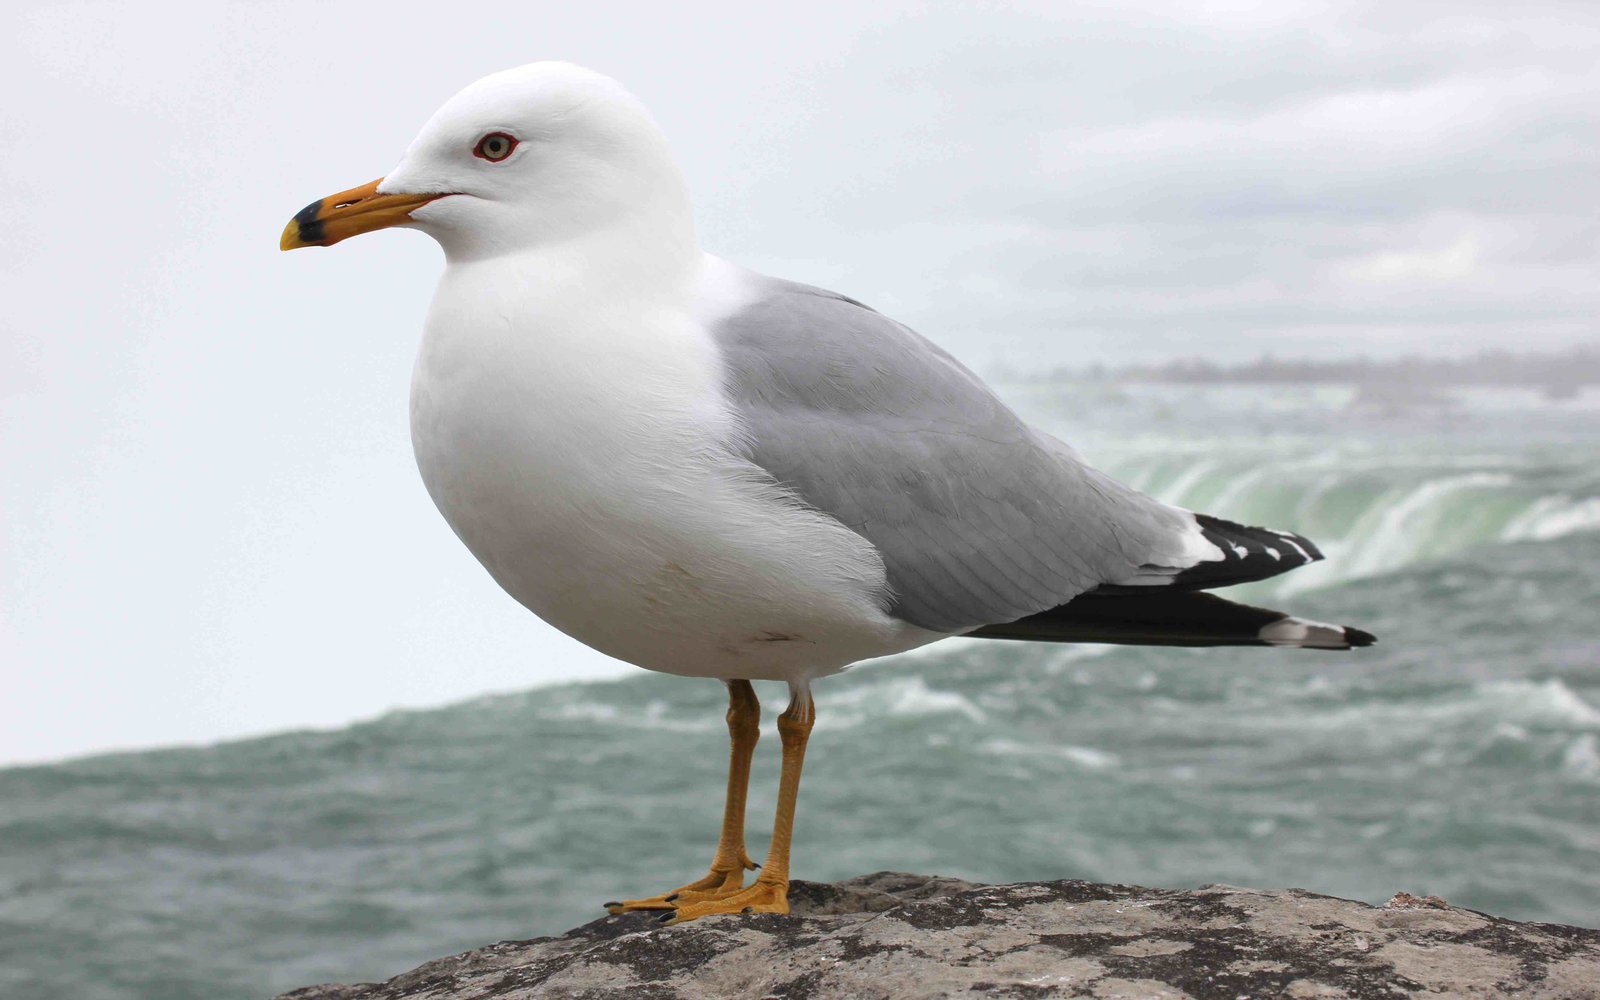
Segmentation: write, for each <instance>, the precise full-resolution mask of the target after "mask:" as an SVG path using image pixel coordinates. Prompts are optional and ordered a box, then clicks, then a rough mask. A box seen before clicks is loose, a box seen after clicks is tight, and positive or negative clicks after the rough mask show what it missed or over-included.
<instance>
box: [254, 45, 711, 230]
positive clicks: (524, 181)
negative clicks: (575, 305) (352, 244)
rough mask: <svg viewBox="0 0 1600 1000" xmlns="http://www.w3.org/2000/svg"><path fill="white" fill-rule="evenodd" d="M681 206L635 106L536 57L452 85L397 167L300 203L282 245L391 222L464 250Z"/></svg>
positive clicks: (613, 89)
mask: <svg viewBox="0 0 1600 1000" xmlns="http://www.w3.org/2000/svg"><path fill="white" fill-rule="evenodd" d="M687 215H688V199H687V195H686V193H685V191H684V185H683V181H682V177H681V175H680V173H679V172H678V169H677V167H676V164H675V163H674V161H673V158H672V155H671V152H670V150H669V149H668V147H667V143H666V140H665V138H664V137H663V136H662V134H661V131H660V129H659V128H658V127H657V126H656V124H655V122H654V121H653V120H652V119H651V117H650V115H649V113H648V112H647V111H646V110H645V109H644V107H643V105H641V104H640V103H639V101H638V100H637V99H635V98H634V97H633V95H631V94H629V93H628V92H627V91H626V90H625V89H623V87H622V86H621V85H620V84H618V83H617V82H616V81H614V80H612V79H611V78H609V77H606V76H603V75H601V74H599V73H595V72H593V71H591V70H587V69H583V68H582V67H579V66H574V65H572V64H570V63H561V62H539V63H532V64H530V65H527V66H521V67H518V68H516V69H511V70H506V71H504V72H501V73H496V74H494V75H492V76H487V77H484V78H483V79H481V80H479V81H477V82H476V83H474V84H472V85H470V86H468V87H467V88H466V89H465V90H462V91H461V92H460V93H458V94H456V95H455V96H454V97H452V98H451V99H450V100H449V101H447V102H446V103H445V105H444V106H443V107H442V108H440V109H439V110H438V112H436V113H435V114H434V116H433V117H432V118H431V119H429V121H428V123H427V124H426V125H424V126H423V127H422V131H421V132H420V133H418V135H417V137H416V139H415V140H414V141H413V142H412V143H411V146H410V148H408V149H407V150H406V153H405V156H404V157H402V158H401V160H400V163H399V164H398V165H397V166H396V167H395V168H394V169H393V170H391V171H390V172H389V173H388V174H387V175H385V176H384V177H381V178H379V179H378V180H376V181H373V182H371V183H369V184H363V185H362V186H360V187H357V188H351V189H350V190H348V191H341V192H339V193H338V194H334V195H330V196H328V197H326V198H322V199H319V200H317V201H315V202H312V203H311V204H310V205H307V206H306V207H305V208H304V209H302V210H301V211H300V212H299V213H297V214H296V215H295V216H294V218H293V219H291V220H290V222H289V224H288V226H287V227H285V228H284V231H283V237H282V239H281V241H280V243H279V246H280V247H281V248H282V249H284V250H295V249H298V248H300V247H309V246H332V245H333V244H335V243H338V242H340V241H342V240H345V239H348V238H350V237H351V236H357V235H360V234H361V233H368V232H373V231H374V230H378V229H386V228H391V227H397V226H398V227H404V228H409V229H420V230H422V231H423V232H426V233H427V234H428V235H430V236H432V237H434V239H436V240H438V241H439V243H440V244H441V245H442V246H443V247H444V249H445V252H446V254H447V255H448V256H449V257H450V258H451V259H458V258H459V259H469V258H482V257H489V256H497V255H500V254H505V253H514V252H517V251H519V250H522V249H526V248H528V247H530V246H537V245H539V244H541V243H550V242H559V241H571V240H574V239H579V238H582V237H583V236H585V235H588V234H589V233H592V232H595V231H599V230H607V229H612V228H617V227H637V226H638V225H639V224H641V223H649V222H651V221H659V220H660V219H661V218H662V217H667V218H679V217H682V218H686V217H687Z"/></svg>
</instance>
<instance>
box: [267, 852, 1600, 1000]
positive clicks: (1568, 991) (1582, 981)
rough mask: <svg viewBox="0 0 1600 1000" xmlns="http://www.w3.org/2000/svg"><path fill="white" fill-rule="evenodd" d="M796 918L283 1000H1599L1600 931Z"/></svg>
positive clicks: (1193, 919)
mask: <svg viewBox="0 0 1600 1000" xmlns="http://www.w3.org/2000/svg"><path fill="white" fill-rule="evenodd" d="M1397 901H1398V902H1397ZM790 904H791V907H792V909H793V912H792V913H791V914H789V915H787V916H772V915H739V916H726V917H707V918H704V919H702V920H698V921H695V922H693V923H688V924H682V925H678V926H674V927H663V926H661V925H660V924H659V923H658V922H657V919H656V916H654V915H652V914H649V913H629V914H624V915H623V916H619V917H602V918H601V919H599V920H596V921H594V922H593V923H590V924H585V925H584V926H582V927H579V928H577V929H575V930H572V931H568V932H567V933H566V934H564V935H562V936H561V937H558V938H535V939H533V940H531V941H504V942H501V943H500V944H495V945H490V946H489V947H487V948H479V949H477V950H475V951H469V952H466V953H464V954H461V955H456V956H454V957H452V958H441V959H438V960H436V961H432V962H429V963H427V964H426V965H423V966H421V967H420V968H417V969H414V970H412V971H411V972H408V973H405V974H404V975H401V976H396V977H395V978H394V979H391V980H389V981H388V982H386V983H365V984H361V985H355V986H311V987H307V988H305V989H300V990H296V991H294V992H292V993H286V994H284V995H283V996H282V997H280V998H278V1000H401V998H405V1000H480V998H483V1000H488V998H498V1000H525V998H534V997H539V998H544V997H561V998H574V1000H577V998H602V997H619V996H626V997H638V998H649V1000H678V998H697V1000H698V998H706V1000H711V998H717V1000H721V998H731V997H750V998H773V1000H779V998H785V1000H787V998H794V1000H799V998H812V997H816V998H831V997H838V998H851V1000H858V998H876V997H885V998H887V997H945V996H964V997H965V996H988V997H1017V998H1021V997H1097V998H1101V1000H1111V998H1118V997H1122V998H1128V1000H1157V998H1171V1000H1183V998H1190V1000H1241V998H1249V1000H1263V998H1269V997H1271V998H1277V997H1287V998H1304V1000H1311V998H1327V1000H1333V998H1340V997H1344V998H1352V1000H1355V998H1360V1000H1369V998H1371V1000H1376V998H1383V1000H1393V998H1398V997H1407V996H1412V995H1427V996H1447V997H1495V998H1499V997H1517V998H1527V1000H1533V998H1540V1000H1557V998H1559V1000H1600V931H1596V930H1586V929H1582V928H1578V927H1565V926H1561V925H1559V924H1533V923H1519V922H1517V921H1514V920H1501V919H1499V918H1497V917H1490V916H1486V915H1484V914H1482V913H1475V912H1473V911H1471V910H1463V909H1460V908H1459V907H1454V906H1450V905H1449V904H1448V903H1445V902H1444V901H1443V900H1439V899H1436V898H1428V899H1418V898H1417V897H1414V896H1409V895H1408V894H1399V895H1397V896H1396V897H1395V899H1394V900H1391V901H1390V904H1389V905H1388V906H1387V907H1384V908H1378V907H1373V906H1368V905H1367V904H1365V903H1357V902H1352V901H1350V900H1346V899H1337V898H1335V897H1332V896H1321V895H1318V894H1316V893H1313V892H1305V891H1303V890H1300V889H1287V890H1279V891H1271V892H1268V891H1262V890H1256V889H1236V888H1233V887H1230V886H1224V885H1211V886H1204V887H1202V888H1200V889H1195V890H1175V889H1141V888H1138V887H1135V886H1126V885H1099V884H1096V883H1093V882H1078V881H1072V880H1063V881H1059V882H1022V883H1018V884H1016V885H974V884H972V883H970V882H962V881H960V880H958V879H951V878H937V877H931V876H926V875H906V874H901V873H896V872H880V873H878V874H876V875H864V876H861V877H859V878H853V879H847V880H845V881H843V882H837V883H834V884H833V885H822V884H818V883H813V882H795V883H793V885H792V887H791V889H790Z"/></svg>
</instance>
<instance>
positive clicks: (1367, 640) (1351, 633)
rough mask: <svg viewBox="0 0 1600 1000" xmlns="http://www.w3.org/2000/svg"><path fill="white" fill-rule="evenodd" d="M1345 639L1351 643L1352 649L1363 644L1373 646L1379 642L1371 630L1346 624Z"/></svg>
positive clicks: (1358, 647)
mask: <svg viewBox="0 0 1600 1000" xmlns="http://www.w3.org/2000/svg"><path fill="white" fill-rule="evenodd" d="M1344 641H1345V642H1348V643H1349V644H1350V648H1351V649H1360V648H1361V647H1362V646H1371V645H1374V644H1376V643H1377V641H1378V637H1377V636H1375V635H1373V634H1372V633H1371V632H1367V631H1365V630H1363V629H1359V628H1351V627H1350V626H1349V625H1346V626H1344Z"/></svg>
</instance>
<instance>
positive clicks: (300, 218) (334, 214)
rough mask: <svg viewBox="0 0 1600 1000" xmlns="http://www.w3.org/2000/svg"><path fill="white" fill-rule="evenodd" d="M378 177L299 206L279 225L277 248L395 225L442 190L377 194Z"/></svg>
mask: <svg viewBox="0 0 1600 1000" xmlns="http://www.w3.org/2000/svg"><path fill="white" fill-rule="evenodd" d="M382 183H383V178H382V177H380V178H378V179H377V180H375V181H373V182H372V183H371V184H363V185H361V186H360V187H358V188H351V189H350V190H348V191H340V192H339V193H338V194H334V195H329V196H328V197H326V198H323V199H322V200H321V201H314V202H312V203H311V204H309V205H307V206H306V207H305V208H302V209H301V210H300V211H299V212H297V213H296V214H295V217H294V218H292V219H290V220H289V224H288V225H287V226H285V227H283V238H282V239H281V240H279V241H278V248H279V249H280V250H298V249H299V248H301V247H331V246H333V245H334V244H335V243H337V242H339V241H340V240H347V239H349V238H350V237H352V236H360V235H361V234H362V233H370V232H372V231H373V230H375V229H387V228H389V227H390V226H398V225H401V224H402V223H404V222H407V221H409V220H410V218H411V213H412V212H414V211H416V210H417V209H419V208H421V207H422V206H423V205H426V204H427V203H428V202H430V201H433V200H435V199H437V198H443V197H444V195H443V194H379V193H378V185H379V184H382Z"/></svg>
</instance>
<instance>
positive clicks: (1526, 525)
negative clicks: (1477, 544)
mask: <svg viewBox="0 0 1600 1000" xmlns="http://www.w3.org/2000/svg"><path fill="white" fill-rule="evenodd" d="M1580 531H1600V497H1586V498H1584V499H1582V500H1574V499H1573V498H1572V497H1570V496H1566V495H1561V496H1550V497H1542V498H1540V499H1539V500H1538V501H1537V502H1535V503H1534V504H1533V506H1531V507H1529V508H1528V509H1527V510H1525V511H1523V512H1522V513H1521V514H1519V515H1517V517H1516V518H1515V519H1513V520H1512V522H1511V523H1510V524H1508V525H1506V529H1505V531H1503V532H1501V534H1500V539H1501V541H1506V542H1543V541H1548V540H1550V539H1552V538H1561V537H1562V536H1564V535H1571V534H1576V533H1577V532H1580Z"/></svg>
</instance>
